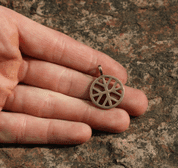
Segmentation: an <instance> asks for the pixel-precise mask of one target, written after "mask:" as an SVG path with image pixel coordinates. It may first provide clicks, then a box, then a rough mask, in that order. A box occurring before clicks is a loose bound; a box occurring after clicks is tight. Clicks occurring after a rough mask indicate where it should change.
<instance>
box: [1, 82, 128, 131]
mask: <svg viewBox="0 0 178 168" xmlns="http://www.w3.org/2000/svg"><path fill="white" fill-rule="evenodd" d="M4 109H6V110H10V111H17V112H21V113H27V114H30V115H34V116H38V117H45V118H53V119H63V120H70V121H77V122H84V123H86V124H88V125H90V126H91V127H92V128H94V129H98V130H102V131H109V132H122V131H125V130H126V129H127V128H128V126H129V123H130V118H129V115H128V114H127V112H126V111H124V110H122V109H116V108H115V109H111V110H102V109H98V108H95V107H93V106H91V103H89V102H87V101H83V100H80V99H76V98H72V97H69V96H66V95H63V94H60V93H56V92H52V91H49V90H44V89H39V88H35V87H29V86H20V85H19V86H17V87H16V89H15V91H14V95H11V96H10V97H9V98H8V99H7V101H6V104H5V107H4Z"/></svg>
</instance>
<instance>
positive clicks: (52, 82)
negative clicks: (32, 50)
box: [19, 58, 148, 116]
mask: <svg viewBox="0 0 178 168" xmlns="http://www.w3.org/2000/svg"><path fill="white" fill-rule="evenodd" d="M21 69H22V70H21V71H20V72H21V74H20V75H19V76H20V81H21V82H23V83H26V84H29V85H32V86H37V87H40V88H44V89H49V90H52V91H55V92H59V93H62V94H65V95H68V96H72V97H75V98H80V99H86V100H89V90H90V86H91V83H92V82H93V80H94V79H95V77H92V76H89V75H86V74H83V73H81V72H78V71H76V70H73V69H70V68H67V67H63V66H60V65H56V64H53V63H49V62H45V61H40V60H35V59H29V58H27V59H26V60H25V61H24V64H23V66H22V67H21ZM103 71H104V70H103ZM124 88H125V95H124V99H123V100H122V102H121V104H120V105H119V106H118V107H120V108H123V109H125V110H126V111H127V112H128V113H129V114H130V115H133V116H138V115H140V114H143V113H144V112H145V110H146V108H147V104H148V101H147V98H146V96H145V94H144V93H143V92H142V91H140V90H138V89H133V88H130V87H127V86H124Z"/></svg>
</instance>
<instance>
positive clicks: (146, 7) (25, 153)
mask: <svg viewBox="0 0 178 168" xmlns="http://www.w3.org/2000/svg"><path fill="white" fill-rule="evenodd" d="M0 5H3V6H6V7H8V8H11V9H13V10H15V11H17V12H19V13H21V14H23V15H25V16H27V17H29V18H31V19H33V20H35V21H37V22H39V23H41V24H43V25H46V26H48V27H50V28H53V29H55V30H58V31H61V32H64V33H65V34H67V35H69V36H71V37H73V38H75V39H76V40H78V41H80V42H82V43H85V44H87V45H88V46H91V47H93V48H95V49H97V50H100V51H102V52H104V53H106V54H108V55H110V56H111V57H112V58H114V59H115V60H117V61H119V62H120V63H121V64H122V65H123V66H125V67H126V68H127V70H128V82H127V85H128V86H132V87H134V88H139V89H141V90H143V91H144V92H145V94H146V95H147V97H148V99H149V107H148V110H147V113H146V114H145V115H143V116H140V117H136V118H134V117H132V119H131V125H130V128H129V129H128V130H127V131H126V132H124V133H121V134H110V133H104V132H98V131H95V130H94V131H93V136H92V138H91V140H90V141H89V142H87V143H85V144H82V145H78V146H69V147H68V146H57V145H51V146H43V145H30V146H29V145H9V144H8V145H6V144H0V145H1V146H0V147H1V148H0V167H2V168H11V167H12V168H27V167H30V168H38V167H43V168H54V167H55V168H70V167H72V168H83V167H86V168H90V167H106V168H107V167H111V168H137V167H139V168H153V167H154V168H176V167H178V1H177V0H152V1H151V0H85V1H84V0H14V1H13V0H0Z"/></svg>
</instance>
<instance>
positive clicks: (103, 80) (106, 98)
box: [90, 67, 124, 109]
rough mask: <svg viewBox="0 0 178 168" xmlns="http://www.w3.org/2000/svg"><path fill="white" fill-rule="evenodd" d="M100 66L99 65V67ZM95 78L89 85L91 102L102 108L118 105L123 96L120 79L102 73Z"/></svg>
mask: <svg viewBox="0 0 178 168" xmlns="http://www.w3.org/2000/svg"><path fill="white" fill-rule="evenodd" d="M99 68H101V67H99ZM99 70H100V73H101V76H100V77H98V78H97V79H95V80H94V81H93V83H92V85H91V87H90V98H91V100H92V102H93V103H94V104H95V105H96V106H98V107H100V108H104V109H110V108H114V107H116V106H118V105H119V104H120V103H121V101H122V100H123V98H124V87H123V84H122V83H121V81H119V80H118V79H117V78H115V77H113V76H110V75H103V74H102V69H99Z"/></svg>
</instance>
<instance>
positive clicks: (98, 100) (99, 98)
mask: <svg viewBox="0 0 178 168" xmlns="http://www.w3.org/2000/svg"><path fill="white" fill-rule="evenodd" d="M102 96H103V95H102V94H100V95H99V97H98V99H97V101H96V102H97V103H99V102H100V100H101V97H102Z"/></svg>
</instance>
